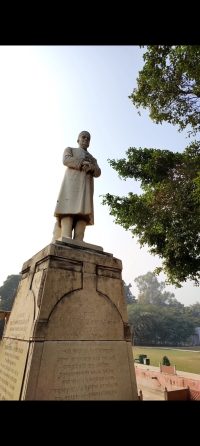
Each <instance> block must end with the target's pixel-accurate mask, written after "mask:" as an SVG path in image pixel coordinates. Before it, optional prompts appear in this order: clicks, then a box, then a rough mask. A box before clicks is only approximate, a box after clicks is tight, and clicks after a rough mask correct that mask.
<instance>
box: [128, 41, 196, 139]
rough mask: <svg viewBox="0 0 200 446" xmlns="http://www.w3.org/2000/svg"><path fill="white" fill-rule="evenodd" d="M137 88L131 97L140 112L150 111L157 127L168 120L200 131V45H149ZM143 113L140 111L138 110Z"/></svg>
mask: <svg viewBox="0 0 200 446" xmlns="http://www.w3.org/2000/svg"><path fill="white" fill-rule="evenodd" d="M143 59H144V62H145V63H144V66H143V68H142V70H141V71H139V76H138V78H137V88H134V90H133V93H132V94H131V95H130V96H129V98H130V99H131V100H132V102H133V104H134V105H135V107H136V108H137V109H139V108H140V107H142V108H144V109H146V108H148V109H149V112H150V113H149V116H150V118H151V119H152V120H153V122H155V123H156V124H159V123H162V122H163V121H167V122H168V123H171V124H173V125H178V126H179V131H182V130H183V129H185V128H186V127H187V126H188V125H190V126H191V127H192V131H190V132H189V134H196V133H197V132H198V131H199V130H200V119H199V112H200V46H199V45H149V46H147V51H146V52H145V53H144V54H143ZM139 114H140V111H139Z"/></svg>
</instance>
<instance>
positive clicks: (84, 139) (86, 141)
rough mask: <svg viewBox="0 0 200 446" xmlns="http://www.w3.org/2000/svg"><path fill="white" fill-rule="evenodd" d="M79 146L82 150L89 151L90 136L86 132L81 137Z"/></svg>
mask: <svg viewBox="0 0 200 446" xmlns="http://www.w3.org/2000/svg"><path fill="white" fill-rule="evenodd" d="M78 145H79V147H81V149H87V148H88V147H89V145H90V134H89V133H87V132H84V133H82V134H81V136H79V140H78Z"/></svg>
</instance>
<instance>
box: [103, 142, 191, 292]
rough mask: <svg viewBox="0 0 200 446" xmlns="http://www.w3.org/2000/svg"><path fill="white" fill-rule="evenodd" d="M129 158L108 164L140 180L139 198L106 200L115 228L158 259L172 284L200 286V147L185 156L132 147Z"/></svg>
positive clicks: (188, 148)
mask: <svg viewBox="0 0 200 446" xmlns="http://www.w3.org/2000/svg"><path fill="white" fill-rule="evenodd" d="M126 155H127V159H125V158H123V159H120V160H108V162H109V164H110V165H111V167H112V168H114V169H115V170H116V171H117V172H118V175H119V177H120V178H121V179H124V180H126V179H127V178H134V179H135V180H140V181H141V189H142V191H143V193H142V194H141V195H137V194H133V193H132V192H130V193H129V194H128V196H127V197H119V196H115V195H110V194H109V193H108V194H106V195H104V196H103V200H102V204H103V205H108V206H109V211H110V215H112V216H114V217H115V223H116V224H119V225H121V226H122V227H123V228H124V229H126V230H130V231H131V232H132V234H133V236H137V237H138V239H139V243H140V245H141V246H144V245H148V247H149V252H150V253H151V254H153V255H158V256H159V257H160V258H161V259H162V260H163V262H162V267H159V268H157V269H156V270H155V272H156V273H159V272H160V271H163V272H164V273H165V274H166V276H167V279H168V283H172V284H174V285H175V286H176V287H181V286H182V285H181V282H185V281H186V280H188V279H189V280H192V281H193V282H194V284H195V285H199V283H200V237H199V234H200V231H199V221H200V193H199V192H200V142H198V141H194V142H192V143H191V144H190V145H189V146H188V147H186V149H185V150H184V151H183V153H178V152H175V153H174V152H171V151H168V150H156V149H146V148H145V149H141V148H139V149H136V148H131V147H130V148H129V149H128V150H127V152H126Z"/></svg>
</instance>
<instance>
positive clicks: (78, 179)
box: [51, 131, 101, 243]
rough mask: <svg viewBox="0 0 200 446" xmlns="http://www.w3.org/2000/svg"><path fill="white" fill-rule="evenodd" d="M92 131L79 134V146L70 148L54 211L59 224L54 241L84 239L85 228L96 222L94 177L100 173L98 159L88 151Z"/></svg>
mask: <svg viewBox="0 0 200 446" xmlns="http://www.w3.org/2000/svg"><path fill="white" fill-rule="evenodd" d="M90 138H91V136H90V133H89V132H86V131H83V132H81V133H79V135H78V140H77V142H78V145H79V147H78V148H72V147H67V149H65V151H64V154H63V164H64V166H67V169H66V171H65V175H64V178H63V182H62V184H61V189H60V192H59V195H58V200H57V204H56V208H55V212H54V216H55V217H56V223H55V226H54V230H53V238H52V241H51V243H55V241H56V240H57V239H58V238H60V237H68V238H72V231H73V230H74V237H73V238H74V239H75V240H79V241H82V240H83V238H84V232H85V227H86V226H88V225H93V224H94V207H93V193H94V177H95V178H98V177H99V176H100V175H101V169H100V168H99V166H98V164H97V160H96V159H95V158H93V156H92V155H91V154H90V153H89V152H88V151H87V148H88V147H89V145H90Z"/></svg>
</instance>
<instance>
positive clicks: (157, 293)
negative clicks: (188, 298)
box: [134, 271, 182, 307]
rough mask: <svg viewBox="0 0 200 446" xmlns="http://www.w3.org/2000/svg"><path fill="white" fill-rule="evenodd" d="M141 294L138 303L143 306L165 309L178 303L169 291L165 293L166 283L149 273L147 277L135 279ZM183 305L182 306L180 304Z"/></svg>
mask: <svg viewBox="0 0 200 446" xmlns="http://www.w3.org/2000/svg"><path fill="white" fill-rule="evenodd" d="M134 282H135V283H136V285H137V287H138V289H139V294H138V303H139V304H143V305H149V304H153V305H157V306H159V307H163V306H164V305H167V304H168V305H171V306H172V305H175V304H176V303H177V304H178V301H177V300H176V299H175V298H174V294H173V293H170V292H169V291H164V292H163V290H164V288H165V282H160V283H159V282H158V279H157V277H156V275H155V274H154V273H152V272H150V271H149V272H148V273H147V274H145V275H142V276H139V277H136V278H135V279H134ZM180 305H182V304H180Z"/></svg>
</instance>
